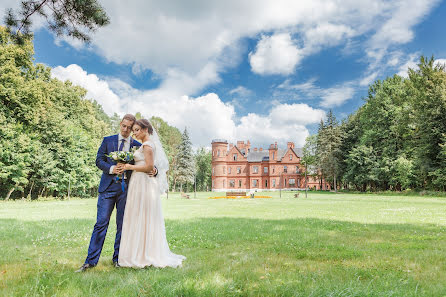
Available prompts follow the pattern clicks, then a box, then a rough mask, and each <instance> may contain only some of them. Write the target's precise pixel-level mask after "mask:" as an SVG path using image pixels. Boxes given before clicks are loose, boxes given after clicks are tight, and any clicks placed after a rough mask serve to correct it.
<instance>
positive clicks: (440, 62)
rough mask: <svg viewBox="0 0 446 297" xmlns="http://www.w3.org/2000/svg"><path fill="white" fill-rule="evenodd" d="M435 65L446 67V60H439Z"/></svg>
mask: <svg viewBox="0 0 446 297" xmlns="http://www.w3.org/2000/svg"><path fill="white" fill-rule="evenodd" d="M434 64H440V65H442V66H443V65H445V66H446V59H437V60H435V62H434Z"/></svg>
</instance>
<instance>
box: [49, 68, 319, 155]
mask: <svg viewBox="0 0 446 297" xmlns="http://www.w3.org/2000/svg"><path fill="white" fill-rule="evenodd" d="M52 75H53V77H56V78H58V79H61V80H66V79H69V80H70V81H72V82H73V83H74V84H75V85H79V86H82V87H84V88H85V89H87V91H88V93H87V97H89V98H91V99H94V100H96V101H98V102H99V103H101V104H102V105H103V107H104V110H105V111H106V112H107V113H109V114H111V113H113V112H117V113H118V114H121V115H123V114H124V113H136V112H141V114H143V115H144V116H146V117H151V116H159V117H161V118H163V119H164V120H166V121H167V122H168V123H169V124H170V125H173V126H175V127H177V128H179V129H180V130H183V129H184V128H185V127H187V129H188V130H189V132H190V135H191V139H192V142H193V143H194V144H195V145H197V146H209V145H210V142H211V140H212V139H214V138H224V139H227V140H229V141H236V140H237V139H251V140H255V142H256V143H258V144H259V145H268V144H269V143H270V142H271V141H278V142H279V143H281V144H283V145H285V143H286V142H287V141H290V140H291V141H295V142H296V144H297V145H299V146H301V145H303V144H304V142H305V138H306V137H307V136H308V129H307V128H306V125H309V124H314V123H317V122H319V121H320V119H321V118H324V117H325V112H324V111H322V110H319V109H313V108H311V107H309V106H308V105H306V104H291V105H288V104H278V105H275V106H273V108H272V109H271V110H270V112H269V114H267V115H258V114H253V113H250V114H248V115H246V116H243V117H241V118H240V119H239V121H237V122H236V114H235V109H234V106H233V105H232V104H231V103H224V102H223V101H222V100H221V99H220V98H219V96H218V95H217V94H214V93H208V94H206V95H203V96H199V97H195V98H194V97H189V96H181V95H178V94H176V93H175V92H171V91H170V90H169V89H168V88H167V89H165V88H163V87H160V88H159V89H156V90H149V91H140V90H137V89H134V88H133V87H131V86H130V85H128V84H127V83H125V82H123V81H121V80H119V79H107V80H103V79H100V78H98V77H97V76H96V75H94V74H88V73H87V72H86V71H85V70H83V69H82V68H81V67H80V66H78V65H70V66H68V67H61V66H59V67H56V68H54V69H53V71H52ZM111 86H113V87H111ZM237 91H244V89H243V88H239V90H237Z"/></svg>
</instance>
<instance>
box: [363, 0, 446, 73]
mask: <svg viewBox="0 0 446 297" xmlns="http://www.w3.org/2000/svg"><path fill="white" fill-rule="evenodd" d="M439 2H440V1H439V0H398V1H392V2H386V3H385V7H386V9H385V10H387V12H388V13H389V14H388V15H389V16H388V17H387V18H386V17H384V19H383V22H382V25H381V26H379V27H378V29H377V31H376V33H375V34H374V35H373V36H372V38H371V39H370V40H369V46H368V50H367V54H368V56H369V57H370V58H371V59H372V64H371V68H377V67H379V66H380V63H381V60H382V59H383V58H384V57H385V56H386V54H387V50H388V48H389V47H391V46H395V45H399V44H404V43H407V42H409V41H411V40H412V39H413V37H414V32H413V27H414V26H415V25H416V24H418V23H419V22H421V21H422V19H423V18H424V17H426V15H427V14H428V13H429V12H430V11H431V10H432V9H433V8H434V7H435V5H437V4H438V3H439Z"/></svg>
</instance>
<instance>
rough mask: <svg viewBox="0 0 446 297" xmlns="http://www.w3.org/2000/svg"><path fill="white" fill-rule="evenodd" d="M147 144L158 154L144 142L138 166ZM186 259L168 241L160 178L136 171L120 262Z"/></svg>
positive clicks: (166, 263) (167, 263) (158, 263)
mask: <svg viewBox="0 0 446 297" xmlns="http://www.w3.org/2000/svg"><path fill="white" fill-rule="evenodd" d="M144 145H149V146H151V147H152V149H153V153H154V155H155V154H156V151H155V149H156V147H155V145H154V143H153V142H152V141H150V140H149V141H146V142H144V143H143V144H142V145H141V147H140V148H139V149H138V150H137V151H136V152H135V154H134V159H135V165H143V164H144V163H145V161H144V153H143V151H142V147H143V146H144ZM184 259H186V257H184V256H181V255H176V254H174V253H172V252H171V251H170V249H169V244H168V243H167V239H166V228H165V225H164V217H163V213H162V209H161V197H160V191H159V189H158V180H157V179H156V178H154V177H149V176H148V175H147V174H146V173H144V172H137V171H133V173H132V177H131V179H130V182H129V188H128V193H127V202H126V206H125V211H124V219H123V223H122V235H121V244H120V248H119V261H118V263H119V265H120V266H123V267H138V268H143V267H147V266H154V267H178V266H181V264H182V262H183V260H184Z"/></svg>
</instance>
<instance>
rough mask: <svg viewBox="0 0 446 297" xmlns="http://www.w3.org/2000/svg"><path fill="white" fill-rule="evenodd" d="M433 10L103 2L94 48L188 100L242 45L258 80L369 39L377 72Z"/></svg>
mask: <svg viewBox="0 0 446 297" xmlns="http://www.w3.org/2000/svg"><path fill="white" fill-rule="evenodd" d="M8 1H11V0H8ZM437 3H439V0H409V1H403V0H398V1H393V0H376V1H368V0H357V1H344V2H342V5H340V3H339V2H338V1H337V0H312V1H293V0H274V1H273V0H246V1H238V0H228V1H207V0H196V1H193V2H190V1H188V2H185V1H182V0H173V1H156V0H149V1H146V0H132V1H130V2H128V1H127V2H126V1H119V0H108V1H102V4H103V5H104V7H105V9H106V11H107V13H108V14H109V15H110V18H111V23H110V25H109V26H107V27H105V28H101V29H100V30H99V31H98V32H97V34H96V35H95V36H94V38H93V43H92V47H93V48H94V50H95V51H96V52H98V53H99V54H101V55H102V56H104V57H105V58H106V59H108V60H109V61H112V62H116V63H118V64H130V65H134V69H135V70H139V71H141V70H142V69H151V70H152V71H153V72H154V73H156V74H157V75H158V76H159V77H160V78H161V79H165V80H167V81H169V83H170V84H171V85H174V86H175V88H176V89H177V90H179V91H182V92H183V93H184V95H190V94H192V93H196V92H198V91H199V90H201V89H202V88H203V87H205V86H207V85H209V84H212V83H215V82H218V81H219V73H221V72H222V71H225V70H226V69H227V68H228V67H234V66H236V65H237V64H238V63H239V62H240V61H241V58H242V57H243V55H245V54H249V53H247V52H246V50H245V47H243V46H241V40H243V39H244V38H254V39H255V38H258V44H257V47H256V49H255V51H253V52H252V53H251V56H250V62H251V66H252V70H253V71H254V72H256V73H259V74H282V75H287V74H290V73H293V71H294V70H295V69H296V66H297V65H299V63H300V62H301V61H302V59H303V58H305V57H307V56H309V55H312V54H314V53H316V52H318V51H320V50H323V49H324V48H326V47H331V46H338V45H342V44H344V45H346V46H348V44H355V38H362V39H364V38H366V40H367V39H368V42H366V43H361V44H364V45H363V46H360V50H364V51H365V53H366V54H367V56H368V59H369V61H370V63H371V68H374V67H375V68H376V67H378V66H379V65H378V64H379V61H381V60H382V59H383V57H385V56H386V54H387V51H388V48H389V47H391V46H393V45H398V44H402V43H405V42H408V41H410V40H411V39H412V38H413V27H414V26H415V25H417V24H418V23H419V22H420V21H421V20H422V19H423V18H424V17H425V16H426V15H427V14H428V13H429V12H430V11H431V10H432V9H433V8H434V7H435V5H436V4H437ZM370 36H371V37H370ZM74 46H77V44H74ZM183 81H188V82H193V84H191V85H189V84H187V83H182V82H183Z"/></svg>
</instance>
